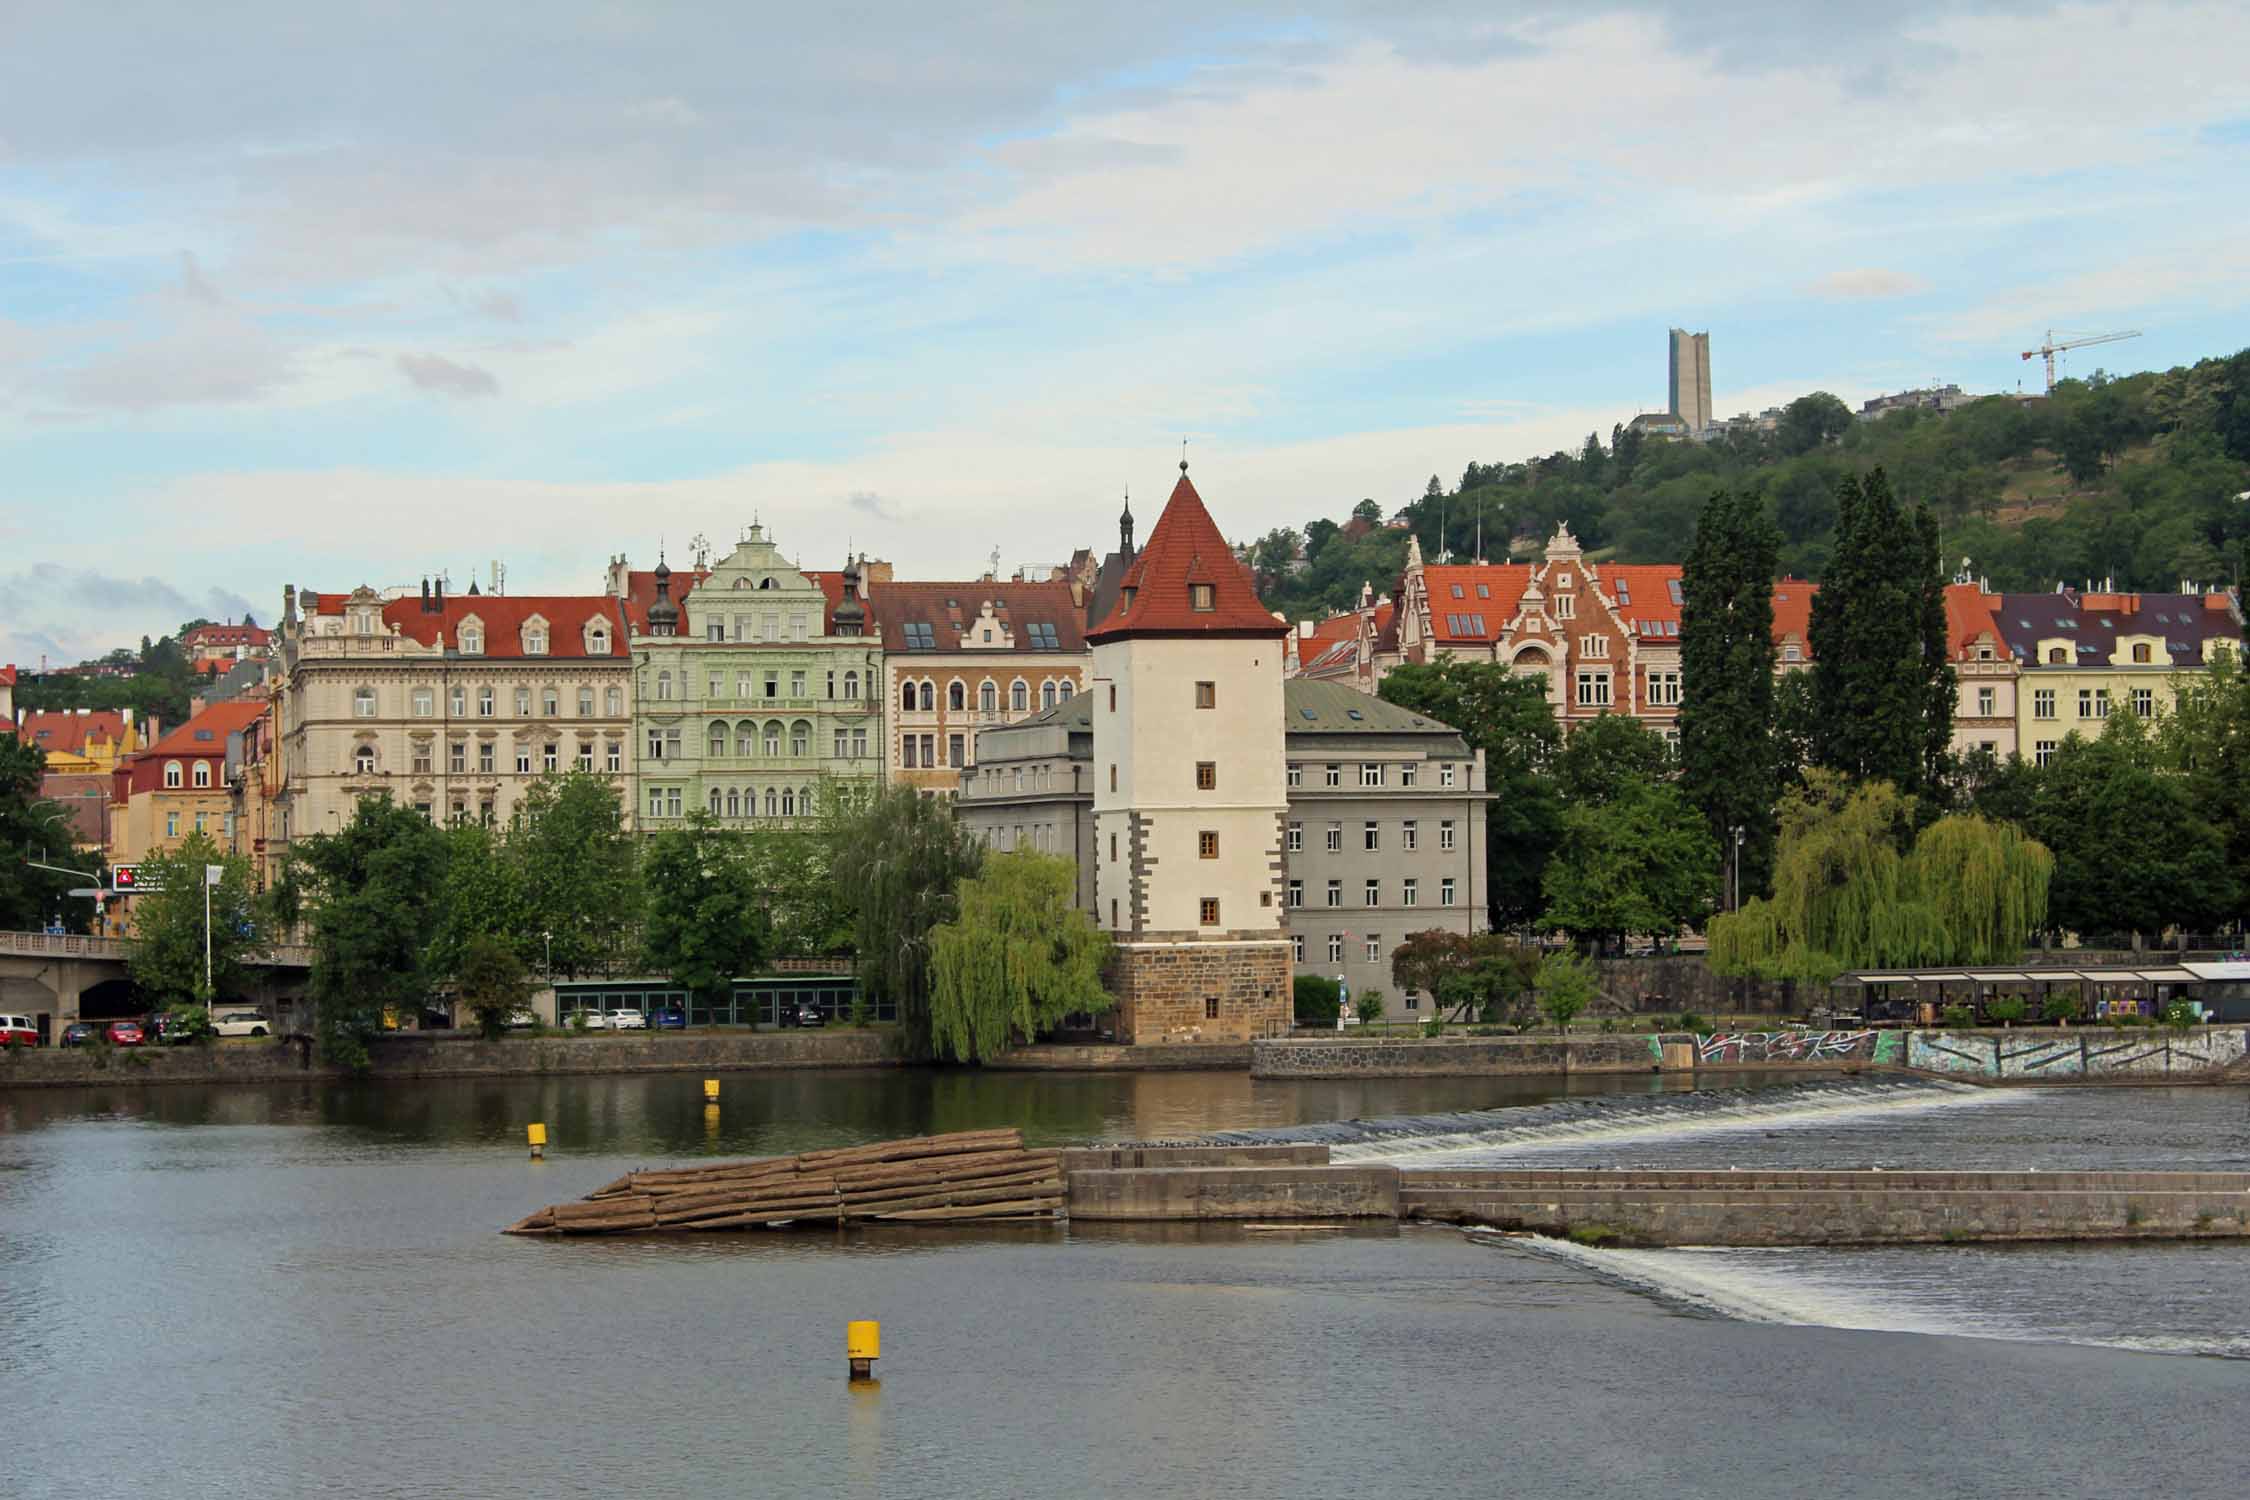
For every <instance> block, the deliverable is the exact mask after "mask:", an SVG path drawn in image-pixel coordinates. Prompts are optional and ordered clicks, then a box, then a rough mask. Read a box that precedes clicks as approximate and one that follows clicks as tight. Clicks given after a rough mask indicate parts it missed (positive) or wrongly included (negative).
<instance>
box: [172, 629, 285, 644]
mask: <svg viewBox="0 0 2250 1500" xmlns="http://www.w3.org/2000/svg"><path fill="white" fill-rule="evenodd" d="M268 638H269V633H268V632H267V631H265V630H262V629H260V628H259V627H258V626H256V625H198V626H196V627H195V629H193V630H191V631H189V632H188V633H187V634H186V635H184V636H182V637H180V644H181V645H183V646H189V647H194V646H263V645H264V644H266V641H267V639H268Z"/></svg>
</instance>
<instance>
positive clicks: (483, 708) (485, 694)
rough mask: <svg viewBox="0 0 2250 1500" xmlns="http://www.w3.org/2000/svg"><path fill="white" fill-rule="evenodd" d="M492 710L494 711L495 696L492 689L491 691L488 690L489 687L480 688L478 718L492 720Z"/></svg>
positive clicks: (478, 693)
mask: <svg viewBox="0 0 2250 1500" xmlns="http://www.w3.org/2000/svg"><path fill="white" fill-rule="evenodd" d="M492 710H493V695H492V689H490V688H488V687H481V688H478V689H477V717H478V718H480V719H489V718H491V717H492Z"/></svg>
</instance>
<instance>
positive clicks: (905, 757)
mask: <svg viewBox="0 0 2250 1500" xmlns="http://www.w3.org/2000/svg"><path fill="white" fill-rule="evenodd" d="M898 749H899V764H900V765H902V766H904V767H905V768H906V769H907V770H909V771H911V770H913V769H914V768H915V766H916V765H918V764H920V762H918V761H916V760H915V758H914V757H915V754H916V753H917V752H916V749H915V741H914V736H913V735H911V734H902V735H900V736H899V741H898Z"/></svg>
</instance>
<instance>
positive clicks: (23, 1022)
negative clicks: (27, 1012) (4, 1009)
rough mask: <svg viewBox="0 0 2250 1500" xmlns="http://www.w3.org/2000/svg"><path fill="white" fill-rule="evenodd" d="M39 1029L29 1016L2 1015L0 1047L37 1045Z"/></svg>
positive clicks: (0, 1021) (0, 1018)
mask: <svg viewBox="0 0 2250 1500" xmlns="http://www.w3.org/2000/svg"><path fill="white" fill-rule="evenodd" d="M38 1045H39V1030H38V1028H37V1027H35V1026H33V1025H32V1024H31V1017H29V1016H0V1047H36V1046H38Z"/></svg>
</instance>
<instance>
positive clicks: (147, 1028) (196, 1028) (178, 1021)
mask: <svg viewBox="0 0 2250 1500" xmlns="http://www.w3.org/2000/svg"><path fill="white" fill-rule="evenodd" d="M141 1030H142V1032H143V1033H144V1034H145V1035H146V1036H147V1037H148V1039H149V1040H150V1041H152V1042H154V1043H156V1044H157V1045H158V1046H159V1047H181V1046H185V1045H186V1044H187V1043H189V1042H192V1041H196V1040H198V1039H199V1038H200V1037H202V1036H203V1034H204V1026H203V1018H202V1017H201V1016H179V1015H174V1014H172V1013H171V1012H170V1011H159V1012H157V1013H156V1014H155V1015H153V1016H150V1017H149V1018H148V1020H147V1021H145V1022H143V1023H142V1025H141Z"/></svg>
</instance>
